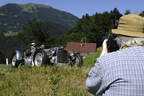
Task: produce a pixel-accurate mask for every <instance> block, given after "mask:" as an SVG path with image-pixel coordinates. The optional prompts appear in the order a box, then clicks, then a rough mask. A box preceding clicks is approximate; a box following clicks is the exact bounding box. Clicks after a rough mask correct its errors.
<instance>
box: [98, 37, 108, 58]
mask: <svg viewBox="0 0 144 96" xmlns="http://www.w3.org/2000/svg"><path fill="white" fill-rule="evenodd" d="M107 41H108V39H105V40H104V41H103V44H102V52H101V55H100V56H103V55H104V54H106V53H108V49H107Z"/></svg>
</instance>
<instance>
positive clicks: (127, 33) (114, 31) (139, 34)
mask: <svg viewBox="0 0 144 96" xmlns="http://www.w3.org/2000/svg"><path fill="white" fill-rule="evenodd" d="M112 33H114V34H120V35H126V36H132V37H140V38H143V37H144V33H142V32H132V31H125V30H119V29H112Z"/></svg>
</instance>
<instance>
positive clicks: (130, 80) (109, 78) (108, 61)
mask: <svg viewBox="0 0 144 96" xmlns="http://www.w3.org/2000/svg"><path fill="white" fill-rule="evenodd" d="M130 18H133V19H135V20H134V22H132V21H130V22H131V23H129V22H126V25H129V26H131V27H130V28H131V29H130V31H129V30H128V29H126V30H124V28H126V27H125V25H123V26H119V27H118V29H116V30H112V32H113V34H111V35H109V37H108V39H105V40H104V42H103V45H102V46H103V48H102V53H101V55H100V57H99V58H98V59H97V61H96V63H95V65H94V67H93V68H91V70H90V72H89V74H88V78H87V80H86V88H87V90H88V91H89V92H90V93H92V94H93V95H96V96H97V95H102V96H144V46H143V45H144V33H143V32H144V31H140V30H137V29H139V28H140V27H141V28H142V30H144V28H143V27H142V26H143V25H144V23H143V24H141V25H139V26H140V27H139V26H138V27H139V28H136V27H134V25H136V23H137V24H139V22H141V21H142V20H143V18H141V17H138V16H135V15H128V16H123V17H121V18H120V23H119V25H121V24H124V22H123V21H124V20H127V19H130ZM136 18H138V19H136ZM139 18H140V19H139ZM137 21H138V22H137ZM120 27H123V28H120ZM133 27H134V28H133ZM132 28H133V29H132ZM120 29H123V30H120ZM132 30H134V31H132ZM136 30H137V31H136Z"/></svg>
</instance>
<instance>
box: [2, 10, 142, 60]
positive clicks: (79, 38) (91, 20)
mask: <svg viewBox="0 0 144 96" xmlns="http://www.w3.org/2000/svg"><path fill="white" fill-rule="evenodd" d="M127 14H131V12H130V10H126V11H125V15H127ZM139 15H140V16H142V17H144V11H142V12H141V13H140V14H139ZM121 16H122V14H121V13H120V12H119V10H118V9H117V8H114V9H113V10H111V11H110V12H107V11H106V12H103V13H95V14H94V15H92V16H89V14H85V15H83V17H82V18H81V19H79V21H78V22H77V24H76V25H75V26H73V28H72V29H70V30H69V29H66V27H64V26H62V25H59V24H55V23H53V24H52V23H51V24H50V23H48V22H42V21H40V20H38V19H36V18H35V19H32V20H29V21H27V25H25V26H23V29H22V32H20V33H18V34H17V35H16V36H14V38H15V39H14V40H15V42H17V43H15V44H13V45H12V44H11V45H12V46H13V47H18V45H19V43H18V41H17V40H19V41H20V42H21V43H20V45H21V47H19V48H20V49H21V50H25V49H26V48H28V47H29V43H30V42H36V43H42V44H45V45H46V46H48V47H49V48H50V47H56V46H65V45H66V44H67V42H85V43H89V42H90V43H96V44H97V46H101V43H102V38H103V36H107V35H108V34H109V33H111V29H115V28H117V26H118V21H119V18H120V17H121ZM58 31H60V32H58ZM3 38H5V39H4V40H9V41H10V40H11V39H12V37H10V38H11V39H9V38H6V37H4V36H3ZM0 39H1V40H2V38H0ZM22 42H23V43H22ZM16 44H17V45H16ZM15 45H16V46H15ZM0 53H1V54H2V55H4V54H3V52H0ZM2 55H0V58H2ZM0 60H1V59H0ZM0 62H1V61H0Z"/></svg>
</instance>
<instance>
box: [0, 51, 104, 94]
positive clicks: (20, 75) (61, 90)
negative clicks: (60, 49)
mask: <svg viewBox="0 0 144 96" xmlns="http://www.w3.org/2000/svg"><path fill="white" fill-rule="evenodd" d="M100 51H101V48H98V50H97V52H96V53H95V54H91V55H88V56H87V57H86V58H84V59H83V62H84V64H83V66H82V67H81V68H78V67H71V66H61V67H55V66H47V67H19V68H0V96H92V95H91V94H89V93H88V92H87V90H86V88H85V81H86V78H87V76H88V72H89V70H90V68H91V67H92V66H93V65H94V62H95V61H96V58H97V57H98V56H99V54H100Z"/></svg>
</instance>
